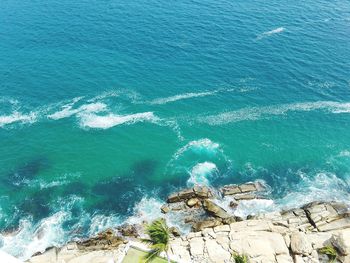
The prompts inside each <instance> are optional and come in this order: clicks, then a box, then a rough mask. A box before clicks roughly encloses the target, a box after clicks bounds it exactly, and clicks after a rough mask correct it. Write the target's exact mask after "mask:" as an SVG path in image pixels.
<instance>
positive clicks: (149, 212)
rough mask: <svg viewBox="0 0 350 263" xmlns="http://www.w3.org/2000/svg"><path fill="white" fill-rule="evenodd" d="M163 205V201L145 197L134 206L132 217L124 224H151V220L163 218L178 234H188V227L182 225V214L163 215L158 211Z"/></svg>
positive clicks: (170, 213)
mask: <svg viewBox="0 0 350 263" xmlns="http://www.w3.org/2000/svg"><path fill="white" fill-rule="evenodd" d="M163 204H164V201H163V200H160V199H157V198H153V197H147V196H145V197H143V198H142V199H141V201H140V202H139V203H137V204H136V205H135V207H134V209H133V215H132V216H130V217H129V218H128V219H127V220H126V223H129V224H138V225H142V224H143V223H144V222H152V221H153V220H156V219H159V218H164V219H166V221H167V224H168V225H169V226H170V227H171V226H175V227H177V228H178V229H179V230H180V232H182V233H188V232H189V230H190V226H189V225H188V224H184V214H183V213H181V212H169V213H167V214H163V213H161V210H160V208H161V206H162V205H163Z"/></svg>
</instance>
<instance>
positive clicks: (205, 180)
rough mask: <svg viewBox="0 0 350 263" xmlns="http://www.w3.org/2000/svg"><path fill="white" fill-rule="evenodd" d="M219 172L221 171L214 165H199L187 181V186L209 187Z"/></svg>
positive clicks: (206, 163) (209, 163) (208, 163)
mask: <svg viewBox="0 0 350 263" xmlns="http://www.w3.org/2000/svg"><path fill="white" fill-rule="evenodd" d="M218 172H219V170H218V168H217V167H216V165H215V164H214V163H211V162H204V163H198V164H196V165H195V166H194V167H193V168H192V170H191V172H190V178H189V179H188V180H187V185H188V186H193V185H202V186H209V185H210V180H211V179H212V178H213V177H215V176H217V174H218Z"/></svg>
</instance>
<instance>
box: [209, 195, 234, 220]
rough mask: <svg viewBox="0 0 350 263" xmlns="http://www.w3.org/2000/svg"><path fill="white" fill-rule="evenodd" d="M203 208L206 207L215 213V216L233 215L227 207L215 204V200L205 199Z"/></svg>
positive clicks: (210, 212)
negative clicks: (227, 210)
mask: <svg viewBox="0 0 350 263" xmlns="http://www.w3.org/2000/svg"><path fill="white" fill-rule="evenodd" d="M203 208H204V209H205V211H207V212H208V213H209V214H210V215H213V216H214V217H219V218H221V219H226V218H230V217H231V215H230V214H228V213H227V212H226V210H225V209H223V208H222V207H220V206H219V205H217V204H215V203H214V202H213V201H211V200H209V199H205V200H204V201H203Z"/></svg>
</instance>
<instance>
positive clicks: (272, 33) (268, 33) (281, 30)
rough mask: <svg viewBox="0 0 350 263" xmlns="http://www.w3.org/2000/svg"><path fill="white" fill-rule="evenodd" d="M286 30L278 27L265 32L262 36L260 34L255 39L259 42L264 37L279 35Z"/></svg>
mask: <svg viewBox="0 0 350 263" xmlns="http://www.w3.org/2000/svg"><path fill="white" fill-rule="evenodd" d="M285 30H286V29H285V28H284V27H278V28H275V29H273V30H270V31H266V32H264V33H262V34H260V35H259V36H258V37H257V39H258V40H260V39H262V38H264V37H269V36H271V35H274V34H279V33H282V32H283V31H285Z"/></svg>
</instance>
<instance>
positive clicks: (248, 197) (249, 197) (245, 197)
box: [235, 193, 257, 201]
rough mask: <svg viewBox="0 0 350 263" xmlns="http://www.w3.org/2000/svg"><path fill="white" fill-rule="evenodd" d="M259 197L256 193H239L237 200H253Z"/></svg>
mask: <svg viewBox="0 0 350 263" xmlns="http://www.w3.org/2000/svg"><path fill="white" fill-rule="evenodd" d="M255 198H257V196H256V195H255V194H251V193H247V194H237V195H235V200H237V201H241V200H252V199H255Z"/></svg>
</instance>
